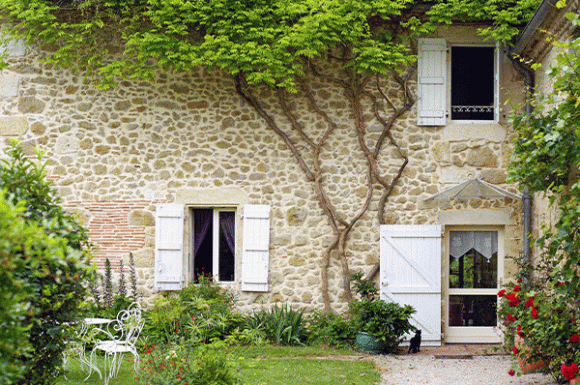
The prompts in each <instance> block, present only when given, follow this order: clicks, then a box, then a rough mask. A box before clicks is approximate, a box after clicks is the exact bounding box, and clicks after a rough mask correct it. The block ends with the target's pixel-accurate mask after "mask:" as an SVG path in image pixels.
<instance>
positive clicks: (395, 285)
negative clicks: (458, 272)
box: [380, 225, 441, 346]
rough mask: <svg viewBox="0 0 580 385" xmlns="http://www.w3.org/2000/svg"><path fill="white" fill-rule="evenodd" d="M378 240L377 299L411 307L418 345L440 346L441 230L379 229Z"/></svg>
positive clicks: (428, 227) (432, 227)
mask: <svg viewBox="0 0 580 385" xmlns="http://www.w3.org/2000/svg"><path fill="white" fill-rule="evenodd" d="M380 236H381V240H380V247H381V261H380V262H381V270H380V286H381V290H380V295H381V299H383V300H386V301H390V302H396V303H399V304H402V305H403V304H408V305H411V306H413V307H414V308H415V310H416V311H417V313H415V314H414V315H413V317H412V319H411V323H412V324H413V325H414V326H415V327H417V328H418V329H421V330H422V335H421V339H422V341H421V344H422V345H424V346H440V345H441V226H436V225H381V229H380ZM406 341H407V342H408V341H409V338H407V339H406Z"/></svg>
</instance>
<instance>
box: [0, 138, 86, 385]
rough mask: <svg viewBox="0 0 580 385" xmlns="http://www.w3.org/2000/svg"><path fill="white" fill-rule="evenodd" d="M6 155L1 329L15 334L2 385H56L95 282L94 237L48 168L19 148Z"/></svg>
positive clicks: (0, 347) (4, 350) (0, 173)
mask: <svg viewBox="0 0 580 385" xmlns="http://www.w3.org/2000/svg"><path fill="white" fill-rule="evenodd" d="M5 153H6V154H7V155H8V157H9V158H8V159H4V160H2V164H1V165H0V185H1V186H2V188H3V190H4V194H5V201H4V199H2V200H1V203H0V215H2V221H0V222H1V223H2V225H1V226H0V234H2V236H1V237H0V238H1V239H0V263H1V265H2V269H1V270H2V272H1V273H0V274H1V278H2V279H0V283H1V284H2V290H1V291H0V292H1V293H2V294H1V295H2V301H1V302H2V309H5V310H6V311H1V312H0V314H2V317H3V318H2V321H0V324H2V331H1V333H3V335H4V333H5V332H10V333H11V334H10V337H7V338H6V339H4V338H2V339H1V341H2V342H0V353H1V357H2V362H1V363H0V365H2V366H4V367H5V368H6V369H7V371H6V372H4V371H1V372H2V375H0V380H2V381H4V380H6V381H7V382H2V381H0V383H2V384H4V383H11V384H14V383H17V384H52V383H54V382H55V379H56V377H57V376H58V374H59V369H60V366H61V364H62V358H63V355H62V352H63V350H64V349H65V347H66V342H67V340H68V339H69V338H70V336H69V330H68V329H69V326H67V325H68V323H70V322H71V321H74V320H76V319H77V318H78V316H79V312H80V308H81V304H82V302H83V300H84V297H85V294H86V289H85V287H84V284H86V282H87V281H88V280H89V279H90V278H91V272H92V268H91V267H90V265H89V262H90V260H89V253H88V249H87V248H86V246H87V241H88V236H87V232H86V231H85V230H84V229H83V228H82V227H81V226H80V225H79V224H77V223H76V222H75V220H74V218H73V217H72V216H71V215H69V214H67V213H66V212H65V211H64V209H63V208H62V207H61V206H59V204H58V203H59V198H58V197H57V196H56V192H55V191H54V190H53V189H51V188H50V186H49V183H48V182H46V181H45V180H44V174H43V169H44V166H45V165H44V164H42V163H40V164H41V165H38V164H37V163H35V162H34V161H32V160H30V159H28V158H27V157H26V156H24V154H23V153H22V149H21V148H20V147H18V146H17V145H13V146H12V147H9V148H8V149H7V150H5ZM38 160H39V162H40V155H39V159H38ZM14 207H17V209H14ZM5 286H6V287H5ZM9 319H11V320H12V322H4V321H5V320H6V321H7V320H9ZM12 332H13V334H12ZM14 339H16V341H14ZM14 366H17V367H18V368H17V369H18V370H17V371H14ZM4 373H6V374H4ZM11 374H13V375H12V376H11ZM17 377H20V379H18V380H16V378H17Z"/></svg>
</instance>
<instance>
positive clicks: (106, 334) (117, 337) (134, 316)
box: [89, 303, 145, 385]
mask: <svg viewBox="0 0 580 385" xmlns="http://www.w3.org/2000/svg"><path fill="white" fill-rule="evenodd" d="M144 324H145V319H143V317H142V316H141V308H140V307H139V305H138V304H137V303H133V304H131V306H130V307H129V308H128V309H125V310H121V311H120V312H119V313H118V314H117V318H116V319H114V320H113V321H111V322H109V323H108V324H107V326H106V327H104V328H94V329H92V330H91V335H92V338H93V341H94V344H95V345H94V347H93V350H92V351H91V357H90V367H91V368H92V367H96V359H97V352H98V351H99V350H100V351H102V352H104V353H105V367H104V370H103V375H104V378H105V385H107V384H108V383H109V380H110V379H111V378H114V377H117V373H119V368H120V367H121V363H122V362H123V355H124V354H125V353H131V354H133V356H134V360H135V361H134V365H135V370H137V369H138V367H139V353H138V352H137V348H136V347H135V343H136V342H137V338H139V335H140V334H141V330H143V325H144ZM89 376H90V373H89Z"/></svg>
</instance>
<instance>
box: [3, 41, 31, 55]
mask: <svg viewBox="0 0 580 385" xmlns="http://www.w3.org/2000/svg"><path fill="white" fill-rule="evenodd" d="M4 52H7V54H8V56H24V54H25V53H26V46H25V45H24V40H10V41H9V42H8V43H5V42H3V43H2V44H0V55H1V54H3V53H4Z"/></svg>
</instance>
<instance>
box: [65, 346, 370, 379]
mask: <svg viewBox="0 0 580 385" xmlns="http://www.w3.org/2000/svg"><path fill="white" fill-rule="evenodd" d="M237 353H238V355H240V356H242V357H244V358H245V360H243V364H242V368H241V371H242V376H243V378H244V382H245V383H246V384H248V385H289V384H303V385H309V384H312V385H336V384H343V383H344V384H349V385H353V384H356V385H374V384H378V383H379V381H380V377H379V375H378V373H377V372H376V370H375V368H374V364H373V362H372V360H369V359H364V358H363V357H364V356H362V355H361V354H360V353H358V352H355V351H350V350H346V349H341V350H337V349H327V348H312V347H305V348H300V347H279V346H266V347H253V346H252V347H242V348H239V349H237ZM102 365H103V363H102V361H100V362H99V367H102ZM85 377H86V374H85V373H84V372H82V370H81V369H80V365H79V363H78V362H76V361H74V360H73V361H72V362H71V363H70V365H69V372H68V373H67V378H68V380H65V379H64V377H61V378H60V379H59V381H58V382H57V384H67V385H72V384H79V385H81V384H83V385H84V384H86V385H93V384H94V385H97V384H103V380H101V379H99V376H98V374H96V373H93V374H92V375H91V377H90V378H89V379H88V380H87V382H83V380H84V379H85ZM109 384H110V385H136V384H137V381H136V380H135V373H134V372H133V364H131V363H129V362H127V361H125V362H123V365H122V366H121V370H120V371H119V376H118V378H116V379H113V380H111V382H109Z"/></svg>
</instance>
